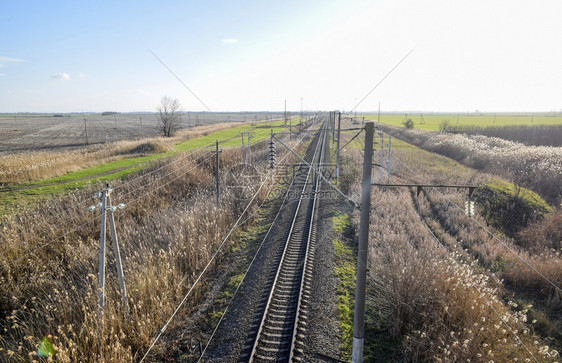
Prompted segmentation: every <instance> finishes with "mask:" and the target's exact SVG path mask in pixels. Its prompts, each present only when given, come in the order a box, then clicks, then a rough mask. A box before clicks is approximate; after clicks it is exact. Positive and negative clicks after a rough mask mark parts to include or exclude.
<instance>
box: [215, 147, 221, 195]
mask: <svg viewBox="0 0 562 363" xmlns="http://www.w3.org/2000/svg"><path fill="white" fill-rule="evenodd" d="M215 147H216V151H215V152H216V156H215V158H216V159H215V161H216V163H215V164H216V175H215V179H216V185H217V206H218V205H219V203H220V183H219V140H215Z"/></svg>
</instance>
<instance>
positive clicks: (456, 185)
mask: <svg viewBox="0 0 562 363" xmlns="http://www.w3.org/2000/svg"><path fill="white" fill-rule="evenodd" d="M371 185H372V186H375V187H412V188H417V194H418V195H419V194H420V192H421V190H422V189H423V188H465V189H468V196H469V197H470V196H472V193H473V192H474V189H476V188H478V185H462V184H455V185H452V184H449V185H446V184H383V183H371Z"/></svg>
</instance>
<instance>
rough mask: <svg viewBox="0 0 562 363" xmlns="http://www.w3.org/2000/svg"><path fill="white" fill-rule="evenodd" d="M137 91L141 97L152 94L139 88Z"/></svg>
mask: <svg viewBox="0 0 562 363" xmlns="http://www.w3.org/2000/svg"><path fill="white" fill-rule="evenodd" d="M136 91H137V92H138V93H140V94H141V95H149V94H150V92H148V91H145V90H143V89H140V88H137V89H136Z"/></svg>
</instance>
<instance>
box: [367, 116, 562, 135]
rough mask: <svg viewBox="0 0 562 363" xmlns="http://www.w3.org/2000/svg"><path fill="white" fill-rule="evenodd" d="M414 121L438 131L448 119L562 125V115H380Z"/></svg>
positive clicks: (457, 122) (472, 122)
mask: <svg viewBox="0 0 562 363" xmlns="http://www.w3.org/2000/svg"><path fill="white" fill-rule="evenodd" d="M360 117H365V119H366V120H375V121H376V120H378V115H376V114H366V115H361V116H360ZM408 119H410V120H412V121H413V122H414V128H416V129H421V130H428V131H438V130H439V125H440V124H441V123H442V122H443V121H448V122H449V124H450V125H451V126H478V127H482V128H485V127H501V126H520V125H526V126H538V125H562V116H561V115H560V114H559V113H555V114H552V113H550V114H544V113H540V114H538V113H537V114H531V113H525V114H516V113H496V114H494V113H486V114H474V113H468V114H467V113H451V114H446V113H439V114H429V113H428V114H423V113H403V114H396V113H392V114H389V113H384V114H381V115H380V122H382V123H384V124H388V125H392V126H402V123H403V122H404V121H406V120H408Z"/></svg>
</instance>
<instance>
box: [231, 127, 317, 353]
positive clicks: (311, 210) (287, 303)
mask: <svg viewBox="0 0 562 363" xmlns="http://www.w3.org/2000/svg"><path fill="white" fill-rule="evenodd" d="M326 134H327V132H326V131H325V125H323V126H322V127H321V128H320V132H319V133H318V134H317V136H316V137H315V142H316V147H315V151H314V154H313V156H312V162H311V164H312V165H313V166H314V168H316V169H319V168H320V164H321V163H322V161H323V159H324V150H325V148H326V142H325V139H326ZM292 185H293V188H292V189H291V190H290V191H289V192H290V193H291V194H290V195H291V198H292V199H294V200H293V205H294V207H293V217H292V222H291V225H290V227H289V228H288V231H287V234H286V238H285V243H284V244H283V248H282V249H280V253H279V254H278V255H277V256H276V258H275V262H274V268H273V269H272V270H271V273H270V275H269V278H268V281H267V283H266V287H265V289H264V294H263V296H262V299H261V301H260V303H259V305H258V312H257V313H256V315H255V318H254V321H253V323H252V327H251V329H250V333H249V334H248V338H247V339H246V342H245V344H244V347H243V349H242V352H241V355H240V359H239V361H240V362H271V361H276V362H290V361H300V360H302V356H303V348H304V343H303V338H304V334H305V332H306V325H307V317H306V310H307V300H308V298H309V290H310V283H311V277H312V261H313V257H314V243H315V238H316V230H315V225H314V218H315V210H316V208H317V198H316V195H317V191H318V189H319V187H320V177H318V175H317V174H316V173H315V172H313V171H312V170H311V169H310V168H309V167H307V166H301V167H300V168H299V169H298V170H297V173H296V175H295V180H294V182H293V184H292ZM289 205H290V204H289Z"/></svg>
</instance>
